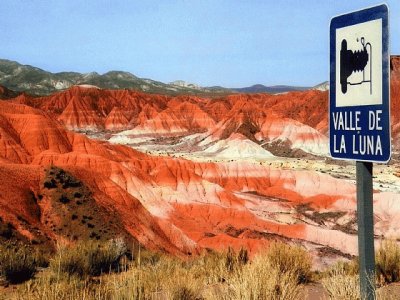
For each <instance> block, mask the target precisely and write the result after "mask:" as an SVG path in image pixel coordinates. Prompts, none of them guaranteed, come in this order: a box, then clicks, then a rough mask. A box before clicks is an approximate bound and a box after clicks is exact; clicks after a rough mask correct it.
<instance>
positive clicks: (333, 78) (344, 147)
mask: <svg viewBox="0 0 400 300" xmlns="http://www.w3.org/2000/svg"><path fill="white" fill-rule="evenodd" d="M388 44H389V30H388V7H387V6H386V5H384V4H383V5H379V6H376V7H372V8H367V9H363V10H360V11H356V12H352V13H349V14H345V15H341V16H337V17H334V18H333V19H332V21H331V25H330V91H329V139H330V153H331V156H332V157H333V158H338V159H350V160H358V161H366V162H388V161H389V160H390V156H391V141H390V92H389V52H388V51H389V50H388V49H389V45H388Z"/></svg>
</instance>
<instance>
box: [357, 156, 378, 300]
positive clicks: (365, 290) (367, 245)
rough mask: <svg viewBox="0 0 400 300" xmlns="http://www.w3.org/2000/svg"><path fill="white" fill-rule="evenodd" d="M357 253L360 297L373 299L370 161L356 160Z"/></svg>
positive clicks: (373, 250) (373, 261) (373, 272)
mask: <svg viewBox="0 0 400 300" xmlns="http://www.w3.org/2000/svg"><path fill="white" fill-rule="evenodd" d="M356 176H357V219H358V253H359V259H360V289H361V299H363V300H364V299H365V300H373V299H375V249H374V212H373V202H372V201H373V196H372V163H371V162H360V161H357V162H356Z"/></svg>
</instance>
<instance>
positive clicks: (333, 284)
mask: <svg viewBox="0 0 400 300" xmlns="http://www.w3.org/2000/svg"><path fill="white" fill-rule="evenodd" d="M322 284H323V286H324V287H325V289H326V291H327V293H328V296H329V299H346V300H358V299H360V279H359V276H358V275H350V274H349V272H348V269H347V267H346V265H345V264H337V265H336V267H335V268H333V269H332V270H331V271H330V275H329V276H327V277H326V278H324V279H322Z"/></svg>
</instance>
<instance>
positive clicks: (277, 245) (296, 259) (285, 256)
mask: <svg viewBox="0 0 400 300" xmlns="http://www.w3.org/2000/svg"><path fill="white" fill-rule="evenodd" d="M267 258H268V260H269V262H270V265H271V266H272V268H274V269H277V270H279V272H280V273H287V272H291V273H293V274H295V275H296V276H297V280H298V283H306V282H309V281H310V279H311V275H312V273H311V267H312V260H311V256H310V255H309V254H308V252H307V251H305V250H304V249H303V248H301V247H299V246H291V245H288V244H284V243H281V242H274V243H272V244H271V246H270V248H269V250H268V253H267Z"/></svg>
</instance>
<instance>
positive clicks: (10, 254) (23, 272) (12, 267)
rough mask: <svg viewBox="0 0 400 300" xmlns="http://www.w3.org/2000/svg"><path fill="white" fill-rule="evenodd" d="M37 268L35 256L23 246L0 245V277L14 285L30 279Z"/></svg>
mask: <svg viewBox="0 0 400 300" xmlns="http://www.w3.org/2000/svg"><path fill="white" fill-rule="evenodd" d="M36 268H37V260H36V258H35V255H34V254H32V253H31V249H29V248H28V247H26V246H24V245H18V246H11V245H9V244H5V245H0V275H1V276H3V277H4V278H5V279H6V280H7V281H8V282H9V283H12V284H16V283H21V282H24V281H27V280H29V279H31V278H32V277H33V276H34V275H35V273H36Z"/></svg>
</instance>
